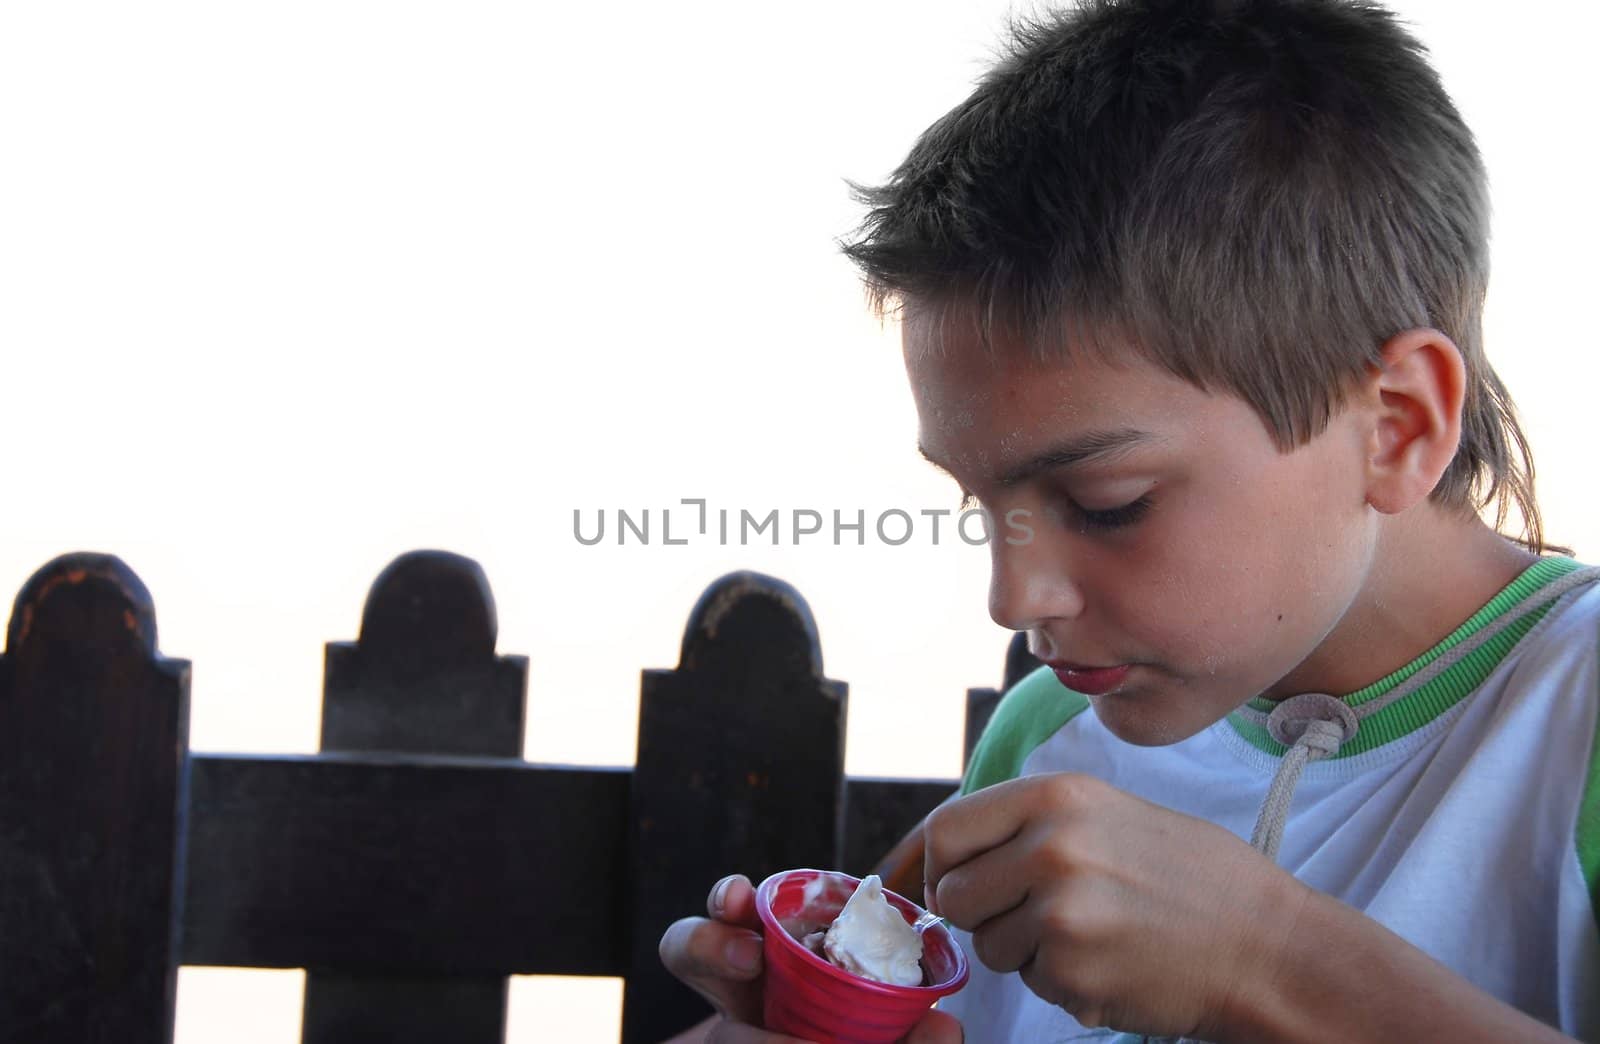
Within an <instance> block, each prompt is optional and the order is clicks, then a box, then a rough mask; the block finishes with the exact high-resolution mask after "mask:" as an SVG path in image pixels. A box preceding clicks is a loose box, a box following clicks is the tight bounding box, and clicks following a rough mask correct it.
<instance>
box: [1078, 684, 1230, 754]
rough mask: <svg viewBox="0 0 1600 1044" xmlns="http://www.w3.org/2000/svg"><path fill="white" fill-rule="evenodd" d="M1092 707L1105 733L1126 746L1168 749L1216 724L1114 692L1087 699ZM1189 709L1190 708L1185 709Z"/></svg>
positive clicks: (1149, 701) (1130, 695) (1166, 706)
mask: <svg viewBox="0 0 1600 1044" xmlns="http://www.w3.org/2000/svg"><path fill="white" fill-rule="evenodd" d="M1088 700H1089V706H1090V707H1091V708H1092V709H1093V710H1094V713H1095V717H1097V718H1099V719H1100V724H1102V725H1104V726H1105V727H1106V731H1107V732H1109V733H1111V734H1112V735H1113V736H1115V737H1117V739H1119V740H1122V741H1123V742H1124V743H1132V744H1134V745H1135V746H1138V747H1166V746H1170V745H1171V744H1173V743H1181V742H1183V741H1184V740H1186V739H1188V738H1189V737H1190V736H1193V735H1194V734H1196V733H1198V732H1201V731H1202V730H1204V729H1206V728H1209V727H1210V726H1211V725H1213V724H1215V719H1208V718H1206V717H1204V716H1195V715H1193V714H1192V713H1191V714H1188V715H1185V714H1181V713H1174V710H1175V709H1176V708H1174V707H1173V706H1172V705H1171V704H1170V703H1167V702H1165V701H1161V700H1144V699H1139V698H1137V697H1136V696H1133V695H1132V694H1131V693H1124V692H1115V693H1108V694H1107V695H1104V696H1090V697H1088ZM1184 709H1190V708H1184Z"/></svg>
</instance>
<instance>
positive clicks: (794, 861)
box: [622, 572, 846, 1044]
mask: <svg viewBox="0 0 1600 1044" xmlns="http://www.w3.org/2000/svg"><path fill="white" fill-rule="evenodd" d="M845 707H846V686H845V685H844V684H843V683H842V682H836V681H829V680H828V679H827V678H826V677H825V676H824V674H823V670H822V651H821V647H820V645H819V643H818V641H817V629H816V624H815V623H814V622H813V620H812V617H811V610H810V609H809V608H808V607H807V606H806V603H805V600H804V599H803V598H801V597H800V595H799V593H798V592H796V591H795V590H794V588H792V587H790V586H789V585H788V584H786V583H783V582H782V581H780V580H775V579H773V578H771V577H767V576H762V575H760V574H758V573H749V572H741V573H733V574H730V575H728V576H725V577H723V578H722V579H720V580H718V581H717V582H716V583H713V584H712V585H711V586H710V587H708V588H707V589H706V591H705V593H704V594H703V595H702V596H701V597H700V600H699V602H698V603H697V604H696V605H695V607H694V610H693V612H692V613H691V614H690V617H689V622H688V625H687V626H686V628H685V630H684V637H683V648H682V652H681V655H680V657H679V663H678V668H677V669H676V670H671V671H666V670H654V671H646V672H645V674H644V684H643V692H642V694H641V698H640V703H639V747H638V759H637V764H636V766H635V768H634V774H633V822H634V835H633V838H634V847H633V850H632V857H631V865H632V867H633V873H634V887H633V906H632V910H631V912H630V917H629V922H630V924H631V926H632V929H633V940H632V959H631V961H630V962H629V970H628V981H627V986H626V989H625V994H624V996H625V1000H624V1005H623V1033H622V1036H623V1040H624V1041H625V1042H626V1044H640V1042H645V1041H652V1042H653V1041H659V1040H661V1039H662V1038H664V1037H667V1036H670V1035H671V1034H673V1033H675V1032H677V1031H679V1030H682V1029H683V1028H685V1027H687V1026H689V1025H691V1024H693V1023H695V1022H697V1021H699V1020H700V1019H702V1018H704V1017H705V1016H706V1014H707V1013H708V1012H709V1009H708V1008H707V1006H706V1004H705V1002H704V1001H703V1000H701V999H700V998H699V997H698V996H697V995H695V994H694V993H693V992H691V991H690V990H689V989H688V988H687V987H686V986H683V985H682V984H681V983H679V982H677V981H676V980H674V979H672V978H670V977H669V976H668V975H667V974H666V972H665V970H664V969H663V968H662V966H661V961H660V958H659V956H658V954H657V944H658V942H659V940H660V938H661V934H662V933H663V932H664V931H665V930H666V928H667V926H668V925H670V924H671V923H672V922H673V921H675V920H677V919H678V918H680V917H684V916H688V915H690V914H695V913H702V914H703V913H704V912H705V907H706V895H707V893H708V891H709V890H710V888H711V886H712V884H713V883H715V882H716V880H717V879H718V878H720V877H721V876H722V875H724V874H728V873H733V872H741V873H744V874H747V875H749V877H750V878H751V879H752V880H753V881H756V882H759V881H760V880H761V879H762V878H763V877H765V876H766V875H768V874H770V873H773V872H774V871H777V870H781V869H788V868H791V867H801V866H821V867H832V866H837V865H838V860H839V856H840V848H841V842H842V836H841V835H842V832H843V831H842V830H841V826H842V822H841V819H842V817H841V815H840V813H841V811H842V808H841V806H842V802H843V797H844V729H845Z"/></svg>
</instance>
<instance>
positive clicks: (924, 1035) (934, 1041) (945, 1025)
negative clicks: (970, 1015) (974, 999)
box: [902, 1011, 967, 1044]
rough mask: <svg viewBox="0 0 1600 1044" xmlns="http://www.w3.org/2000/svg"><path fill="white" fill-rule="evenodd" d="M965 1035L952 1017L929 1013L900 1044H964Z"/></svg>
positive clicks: (938, 1012) (934, 1012) (942, 1013)
mask: <svg viewBox="0 0 1600 1044" xmlns="http://www.w3.org/2000/svg"><path fill="white" fill-rule="evenodd" d="M966 1039H967V1035H966V1033H965V1032H964V1031H963V1030H962V1029H961V1023H960V1022H958V1021H956V1017H955V1016H954V1015H947V1014H946V1013H944V1012H942V1011H930V1012H928V1014H927V1015H924V1016H923V1018H922V1021H921V1022H919V1023H917V1024H916V1025H915V1026H913V1027H912V1029H911V1032H910V1033H908V1034H906V1039H905V1040H904V1041H903V1042H902V1044H964V1042H965V1041H966Z"/></svg>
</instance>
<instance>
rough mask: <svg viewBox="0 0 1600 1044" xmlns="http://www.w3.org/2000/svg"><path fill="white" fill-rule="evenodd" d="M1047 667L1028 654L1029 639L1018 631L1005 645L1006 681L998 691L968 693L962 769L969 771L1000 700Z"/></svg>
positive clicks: (981, 690)
mask: <svg viewBox="0 0 1600 1044" xmlns="http://www.w3.org/2000/svg"><path fill="white" fill-rule="evenodd" d="M1042 666H1044V664H1042V663H1040V662H1039V660H1038V659H1037V658H1036V657H1035V656H1034V655H1033V654H1032V653H1030V652H1029V651H1028V635H1027V633H1026V632H1024V631H1018V632H1017V633H1016V634H1014V635H1012V636H1011V641H1010V642H1009V643H1008V644H1007V645H1006V667H1005V674H1004V679H1003V681H1002V683H1001V687H1000V688H998V689H989V688H982V689H968V690H967V720H966V732H965V735H964V736H963V737H962V742H961V768H962V771H965V770H966V767H967V759H968V758H970V757H971V756H972V748H973V747H974V746H975V745H977V742H978V737H979V736H981V735H982V734H983V727H984V726H985V725H987V724H989V718H990V717H991V716H993V714H994V709H995V707H997V706H999V704H1000V697H1001V696H1003V695H1005V693H1006V692H1007V690H1009V689H1010V688H1011V687H1012V686H1013V685H1015V684H1017V682H1019V681H1021V680H1022V679H1024V678H1026V677H1027V676H1028V675H1030V674H1032V673H1033V672H1034V671H1035V670H1037V669H1038V668H1040V667H1042Z"/></svg>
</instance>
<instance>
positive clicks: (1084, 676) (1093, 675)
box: [1045, 660, 1132, 696]
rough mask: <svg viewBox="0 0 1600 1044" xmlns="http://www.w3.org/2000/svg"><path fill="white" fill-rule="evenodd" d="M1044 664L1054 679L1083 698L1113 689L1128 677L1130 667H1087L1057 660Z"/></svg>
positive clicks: (1100, 694)
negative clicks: (1053, 675)
mask: <svg viewBox="0 0 1600 1044" xmlns="http://www.w3.org/2000/svg"><path fill="white" fill-rule="evenodd" d="M1045 663H1046V664H1047V665H1048V666H1049V667H1050V669H1051V670H1053V671H1055V672H1056V677H1057V678H1059V679H1061V684H1062V685H1065V686H1066V687H1067V688H1069V689H1071V690H1072V691H1073V692H1081V693H1083V694H1084V695H1085V696H1103V695H1105V694H1106V693H1108V692H1110V691H1111V690H1113V689H1115V688H1116V687H1117V686H1119V685H1121V684H1122V680H1123V679H1124V678H1126V677H1127V676H1128V670H1129V668H1130V667H1131V666H1132V664H1126V663H1122V664H1118V665H1116V666H1114V667H1089V666H1086V665H1084V664H1077V663H1064V662H1062V661H1059V660H1046V661H1045Z"/></svg>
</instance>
